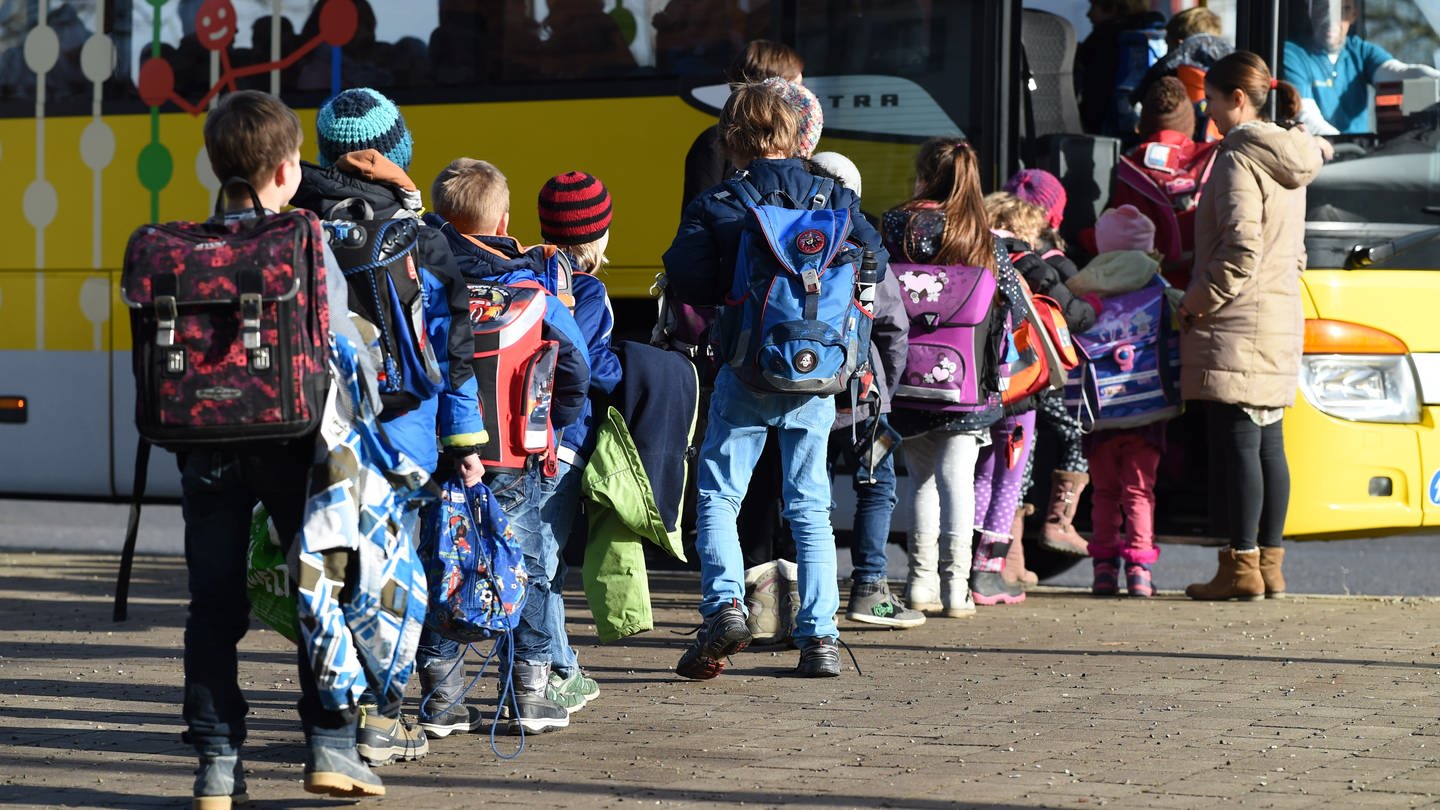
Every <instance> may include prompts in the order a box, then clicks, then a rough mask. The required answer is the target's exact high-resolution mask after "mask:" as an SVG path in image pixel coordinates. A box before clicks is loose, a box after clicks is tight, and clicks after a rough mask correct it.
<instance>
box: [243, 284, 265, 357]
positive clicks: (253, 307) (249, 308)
mask: <svg viewBox="0 0 1440 810" xmlns="http://www.w3.org/2000/svg"><path fill="white" fill-rule="evenodd" d="M240 334H241V338H242V340H243V341H244V345H245V348H246V349H258V348H260V294H259V293H241V294H240Z"/></svg>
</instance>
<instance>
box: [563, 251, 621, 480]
mask: <svg viewBox="0 0 1440 810" xmlns="http://www.w3.org/2000/svg"><path fill="white" fill-rule="evenodd" d="M571 264H574V262H571ZM572 283H573V285H574V286H573V288H572V291H573V292H574V293H575V323H576V324H578V325H579V327H580V333H581V334H582V335H584V337H585V345H586V347H587V349H588V352H589V359H590V396H589V397H586V398H585V406H584V407H583V408H582V409H581V413H580V418H579V419H578V420H576V421H575V423H574V424H571V425H565V426H564V428H565V432H564V433H562V434H561V436H560V459H561V460H562V461H565V462H568V463H570V464H574V463H575V462H576V458H575V457H576V456H578V457H579V458H580V459H588V458H589V457H590V452H591V451H592V450H594V449H595V436H594V435H593V422H594V420H595V414H594V405H593V399H594V397H596V396H608V395H610V394H612V393H614V391H615V386H617V385H619V384H620V359H619V358H618V357H616V356H615V351H614V350H613V349H612V348H611V347H610V333H611V332H612V331H613V330H614V328H615V313H614V311H613V310H611V308H610V296H609V294H607V293H606V292H605V282H603V281H601V280H600V279H598V278H596V277H595V276H593V275H591V274H589V273H578V272H577V273H576V274H575V277H574V279H573V282H572Z"/></svg>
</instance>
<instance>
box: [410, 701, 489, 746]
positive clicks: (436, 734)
mask: <svg viewBox="0 0 1440 810" xmlns="http://www.w3.org/2000/svg"><path fill="white" fill-rule="evenodd" d="M484 729H485V712H483V711H481V710H480V707H479V706H469V705H466V704H464V703H457V704H455V705H454V706H451V707H450V708H448V709H446V710H445V711H443V712H440V713H439V714H437V715H435V716H434V717H430V718H422V719H421V720H420V730H421V731H423V732H425V736H426V737H429V738H430V739H432V740H438V739H442V738H445V737H449V736H450V735H451V734H474V733H476V732H478V731H483V730H484Z"/></svg>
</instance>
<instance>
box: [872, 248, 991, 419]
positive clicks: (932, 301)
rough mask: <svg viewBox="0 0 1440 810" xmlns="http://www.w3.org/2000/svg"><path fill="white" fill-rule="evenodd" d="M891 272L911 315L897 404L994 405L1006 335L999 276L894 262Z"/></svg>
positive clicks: (967, 408) (940, 407)
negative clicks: (996, 383)
mask: <svg viewBox="0 0 1440 810" xmlns="http://www.w3.org/2000/svg"><path fill="white" fill-rule="evenodd" d="M890 271H891V272H892V273H894V274H895V278H896V280H898V281H899V282H900V300H901V302H902V303H903V304H904V305H905V314H906V315H908V316H909V318H910V341H909V349H908V350H907V353H906V356H905V370H904V371H903V372H902V373H901V375H900V385H899V386H898V387H897V388H896V389H895V401H896V403H897V404H903V405H904V406H905V407H908V408H922V409H926V410H937V411H952V412H957V413H966V412H973V411H983V410H985V409H986V408H988V407H990V405H991V404H992V401H991V400H992V394H993V393H994V386H995V383H994V377H995V373H996V369H997V367H998V363H999V358H1000V351H1001V348H1002V341H1003V338H1004V329H1003V319H1002V318H1000V317H998V316H997V312H998V311H999V308H998V307H996V306H995V301H996V298H997V294H998V291H999V290H998V287H997V285H996V283H995V274H994V273H992V272H990V270H989V269H987V268H984V267H970V266H968V265H960V264H952V265H935V264H901V263H894V262H892V263H891V265H890Z"/></svg>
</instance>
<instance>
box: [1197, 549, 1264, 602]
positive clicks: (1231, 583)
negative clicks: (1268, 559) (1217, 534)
mask: <svg viewBox="0 0 1440 810" xmlns="http://www.w3.org/2000/svg"><path fill="white" fill-rule="evenodd" d="M1185 595H1186V596H1188V597H1190V598H1191V599H1201V600H1208V601H1221V600H1225V599H1239V600H1241V601H1243V602H1250V601H1254V600H1256V599H1264V598H1265V581H1264V580H1262V579H1261V578H1260V553H1259V552H1258V551H1251V552H1249V553H1248V554H1247V553H1242V552H1239V551H1236V550H1235V549H1233V548H1229V547H1226V548H1222V549H1220V568H1219V570H1217V571H1216V572H1215V578H1214V579H1212V580H1210V581H1209V582H1197V583H1195V584H1194V585H1191V586H1189V587H1187V588H1186V589H1185Z"/></svg>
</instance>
